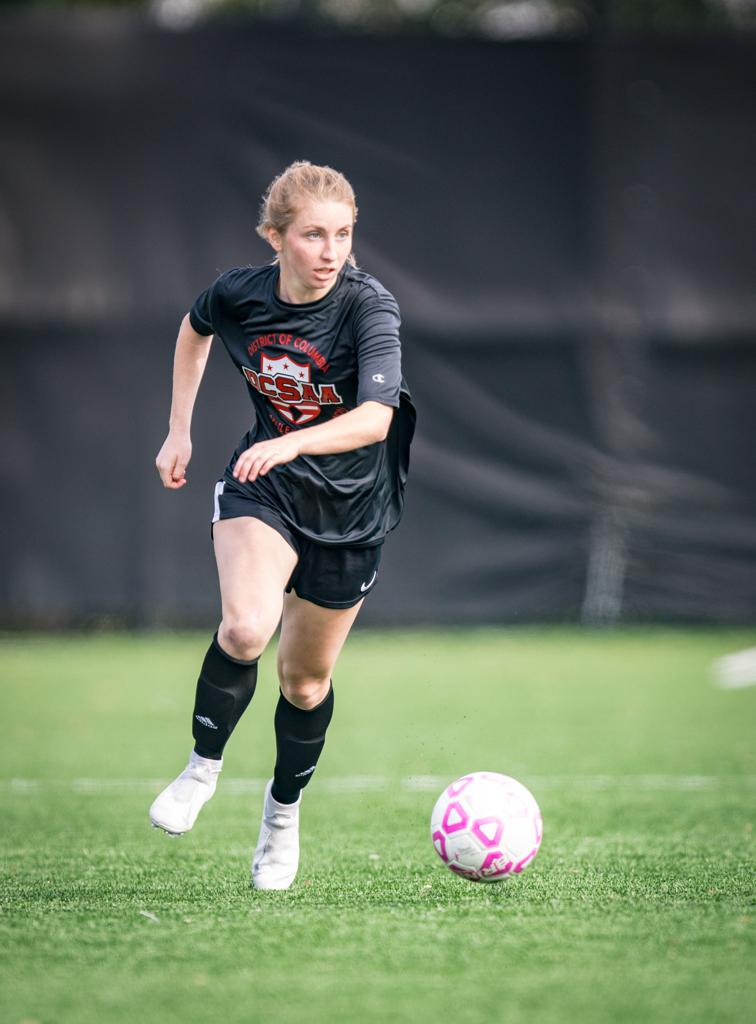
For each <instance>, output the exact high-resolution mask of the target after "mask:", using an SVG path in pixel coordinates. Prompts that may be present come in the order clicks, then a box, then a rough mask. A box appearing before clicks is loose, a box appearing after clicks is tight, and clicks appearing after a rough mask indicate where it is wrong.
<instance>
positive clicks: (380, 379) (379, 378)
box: [373, 373, 386, 384]
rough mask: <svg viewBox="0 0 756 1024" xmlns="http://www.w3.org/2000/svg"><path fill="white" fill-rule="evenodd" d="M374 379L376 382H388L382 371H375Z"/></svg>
mask: <svg viewBox="0 0 756 1024" xmlns="http://www.w3.org/2000/svg"><path fill="white" fill-rule="evenodd" d="M373 380H374V381H375V383H376V384H385V383H386V378H385V377H384V376H383V374H382V373H374V374H373Z"/></svg>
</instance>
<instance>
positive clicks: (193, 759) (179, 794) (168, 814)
mask: <svg viewBox="0 0 756 1024" xmlns="http://www.w3.org/2000/svg"><path fill="white" fill-rule="evenodd" d="M222 767H223V760H222V759H221V760H220V761H213V760H211V759H210V758H209V757H200V755H199V754H197V753H195V752H194V751H192V753H191V756H190V758H189V764H188V765H187V766H186V768H184V770H183V772H182V773H181V774H180V775H179V776H178V778H176V779H174V780H173V782H172V783H171V784H170V785H169V786H166V787H165V789H164V790H163V792H162V793H161V794H160V795H159V796H158V797H156V799H155V801H154V802H153V804H152V807H150V821H151V822H152V825H153V827H154V828H162V829H163V831H164V832H167V833H168V835H170V836H181V835H183V834H184V832H188V831H189V829H190V828H192V826H193V825H194V823H195V821H196V820H197V815H198V814H199V812H200V811H201V810H202V808H203V807H204V806H205V804H206V803H207V801H208V800H209V799H210V797H211V796H212V795H213V793H214V792H215V787H216V785H217V782H218V776H219V775H220V771H221V768H222Z"/></svg>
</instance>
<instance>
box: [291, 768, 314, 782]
mask: <svg viewBox="0 0 756 1024" xmlns="http://www.w3.org/2000/svg"><path fill="white" fill-rule="evenodd" d="M314 771H315V765H313V766H312V767H311V768H305V770H304V771H303V772H297V774H296V775H295V776H294V778H295V779H301V778H302V776H303V775H312V773H313V772H314Z"/></svg>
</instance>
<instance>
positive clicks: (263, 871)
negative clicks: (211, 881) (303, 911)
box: [252, 779, 302, 889]
mask: <svg viewBox="0 0 756 1024" xmlns="http://www.w3.org/2000/svg"><path fill="white" fill-rule="evenodd" d="M272 785H273V779H271V780H270V782H269V783H268V785H267V786H266V787H265V803H264V804H263V816H262V822H261V824H260V836H259V838H258V840H257V847H256V849H255V853H254V856H253V858H252V885H253V886H254V887H255V889H288V888H289V886H290V885H291V883H292V882H293V881H294V878H295V877H296V874H297V868H298V867H299V805H300V804H301V803H302V794H301V793H300V794H299V799H298V800H297V802H296V803H295V804H279V802H278V801H277V800H274V799H273V797H272V796H271V793H270V790H271V786H272Z"/></svg>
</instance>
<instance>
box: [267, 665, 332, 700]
mask: <svg viewBox="0 0 756 1024" xmlns="http://www.w3.org/2000/svg"><path fill="white" fill-rule="evenodd" d="M278 680H279V683H280V685H281V693H282V694H283V695H284V697H285V698H286V700H288V702H289V703H290V704H293V705H294V707H297V708H302V710H303V711H309V710H310V709H311V708H314V707H317V706H318V704H320V703H322V701H324V700H325V698H326V697H327V696H328V691H329V689H330V687H331V673H330V670H325V671H321V672H318V671H314V672H313V671H312V670H309V671H308V670H307V669H305V668H303V667H301V666H298V665H295V664H292V663H288V664H287V663H286V662H285V661H283V660H280V661H279V663H278Z"/></svg>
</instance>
